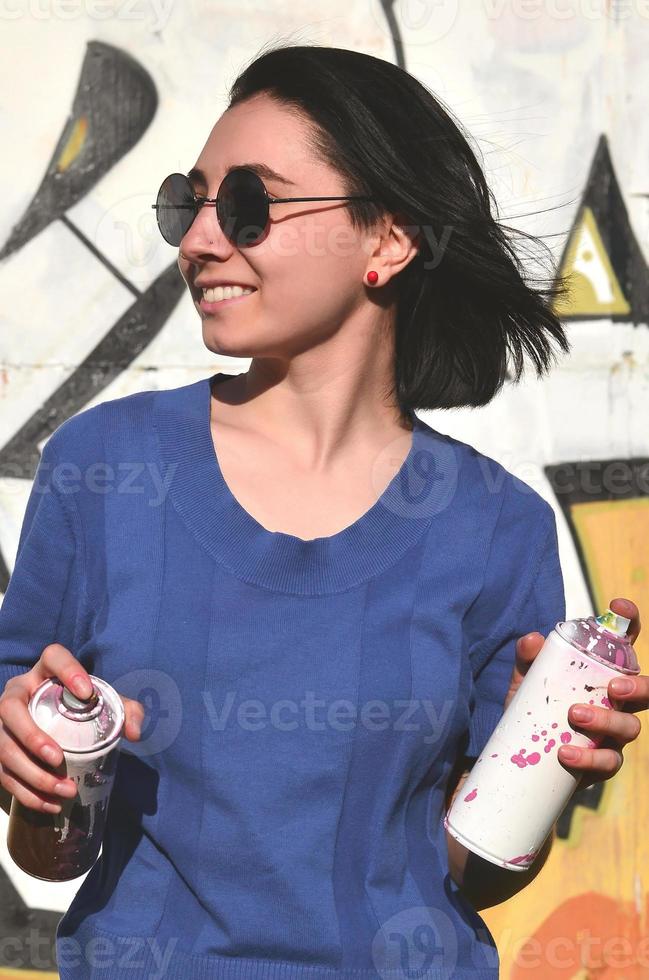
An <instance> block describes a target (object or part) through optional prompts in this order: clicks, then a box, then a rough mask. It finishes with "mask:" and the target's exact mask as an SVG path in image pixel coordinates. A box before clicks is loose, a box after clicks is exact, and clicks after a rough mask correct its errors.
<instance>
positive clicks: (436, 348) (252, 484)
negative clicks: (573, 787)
mask: <svg viewBox="0 0 649 980" xmlns="http://www.w3.org/2000/svg"><path fill="white" fill-rule="evenodd" d="M155 206H156V209H157V218H158V222H159V225H160V230H161V232H162V234H163V236H164V237H165V238H166V240H167V241H168V242H170V243H171V244H172V245H174V246H177V247H178V249H179V254H178V263H179V268H180V271H181V273H182V275H183V277H184V278H185V280H186V282H187V287H188V289H189V291H190V293H191V295H192V297H193V299H194V303H195V305H196V309H197V312H198V313H199V315H200V319H201V323H202V331H203V339H204V342H205V344H206V346H207V347H208V348H209V349H210V350H212V351H214V352H215V353H216V354H219V355H232V356H236V357H250V358H251V359H252V360H251V363H250V367H249V369H248V370H247V371H246V372H244V373H243V374H239V375H227V374H222V373H220V374H216V375H214V376H213V377H211V378H207V379H203V380H200V381H198V382H195V383H192V384H187V385H184V386H182V387H180V388H176V389H172V390H163V391H144V392H140V393H138V394H135V395H131V396H128V397H125V398H118V399H114V400H110V401H107V402H104V403H103V404H101V405H98V406H96V407H93V408H91V409H89V410H86V411H83V412H81V413H79V414H77V415H76V416H74V417H73V418H71V419H69V420H67V421H66V422H65V423H64V424H63V425H61V426H60V427H59V428H58V429H57V430H56V431H55V432H54V433H53V434H52V436H51V438H50V439H49V440H48V442H47V444H46V446H45V448H44V452H43V457H42V460H41V466H40V472H39V474H38V475H37V481H36V482H35V486H34V489H33V491H32V495H31V496H30V501H29V504H28V507H27V511H26V515H25V522H24V526H23V530H22V533H21V539H20V546H19V551H18V557H17V561H16V565H15V568H14V572H13V575H12V579H11V582H10V585H9V589H8V591H7V594H6V596H5V600H4V604H3V607H2V612H1V617H0V661H1V663H2V674H0V680H1V681H2V683H3V684H4V685H5V686H4V693H3V695H2V697H1V698H0V719H1V722H2V731H1V732H0V765H1V768H2V776H1V781H2V785H3V786H4V787H5V789H6V790H8V791H9V792H10V793H13V794H15V795H16V797H17V798H18V799H20V800H21V801H23V802H24V803H25V804H26V805H28V806H30V807H33V808H34V809H42V810H48V809H50V810H51V809H54V810H56V809H57V808H58V807H57V804H56V800H57V799H60V797H61V796H63V797H65V796H68V795H72V794H73V793H74V786H73V785H72V783H71V781H70V780H63V781H60V780H57V778H56V776H55V775H53V774H52V770H51V769H49V768H48V766H47V763H49V762H52V763H54V764H57V763H60V761H61V754H60V749H59V747H58V746H57V745H56V743H55V742H54V741H53V740H52V739H51V738H49V737H46V736H44V734H43V732H41V731H40V730H39V729H38V728H36V727H35V726H34V725H33V724H32V723H31V722H30V720H29V715H28V712H27V707H26V705H27V701H28V698H29V695H30V693H31V692H32V691H33V690H34V689H35V687H36V686H37V685H38V684H39V683H40V682H41V681H42V680H43V679H44V678H45V677H48V676H54V675H56V676H58V677H59V678H60V679H61V680H62V682H63V683H64V684H66V685H67V686H69V687H70V688H71V689H73V690H74V689H75V686H76V685H77V684H78V689H79V692H80V693H81V694H82V695H84V694H85V696H87V695H88V694H89V688H88V685H89V679H88V672H92V673H96V674H97V675H99V676H101V677H103V678H105V679H106V680H107V681H108V682H109V683H111V684H112V685H113V686H114V687H116V689H117V690H118V691H120V693H121V694H122V696H123V699H124V703H125V705H126V709H127V722H126V728H125V735H126V738H127V739H128V740H130V742H132V745H127V744H126V743H123V748H124V751H122V752H121V754H120V760H119V766H118V773H117V777H116V782H115V787H114V790H113V795H112V797H111V804H110V810H109V820H108V826H107V830H106V835H105V838H104V846H103V851H102V854H101V857H100V858H99V860H98V861H97V863H96V864H95V865H94V867H93V868H92V869H91V871H90V872H89V873H88V875H87V877H86V878H85V880H84V882H83V884H82V885H81V887H80V889H79V891H78V893H77V895H76V897H75V899H74V901H73V903H72V905H71V907H70V909H69V910H68V912H67V913H66V914H65V915H64V916H63V918H62V920H61V922H60V924H59V929H58V936H57V955H58V962H59V970H60V975H61V977H62V980H77V978H78V980H81V978H86V977H93V978H94V977H98V976H110V977H111V978H122V977H137V978H139V977H150V976H160V977H162V976H164V977H167V978H173V980H179V978H182V980H206V978H208V977H210V978H212V977H223V978H232V980H234V978H237V980H242V978H251V980H252V978H259V980H261V978H264V980H289V978H291V980H306V978H310V980H313V978H318V980H320V978H325V977H328V978H332V980H333V978H341V980H344V978H349V980H351V978H355V980H361V978H374V977H406V976H412V975H413V972H412V971H413V970H414V971H415V972H416V975H418V976H426V977H445V978H447V977H460V978H463V977H467V978H468V977H471V978H472V980H476V978H477V980H480V978H483V980H484V978H494V977H496V976H497V975H498V967H497V955H495V947H494V942H493V938H492V937H491V935H490V934H489V931H488V930H487V929H486V928H485V926H484V923H483V922H482V919H481V918H480V916H479V915H478V911H479V910H480V909H481V908H485V907H487V906H489V905H490V904H494V903H496V902H498V901H502V900H503V899H504V898H506V897H508V896H509V895H513V894H514V893H515V892H516V891H518V890H520V889H521V888H523V887H525V885H526V884H527V883H528V882H529V881H530V880H531V879H532V878H533V877H534V874H535V871H534V870H532V871H531V872H528V873H527V874H518V873H516V872H507V871H503V870H502V869H499V868H497V867H496V866H495V865H493V864H490V863H489V862H486V861H484V860H482V859H480V858H477V857H475V856H469V854H468V852H467V851H466V850H465V849H463V848H462V847H461V846H460V845H459V844H458V843H457V841H454V840H453V839H452V838H450V837H448V836H447V834H446V831H445V830H444V826H443V818H444V814H445V811H446V809H447V807H448V805H449V802H450V799H451V797H452V795H453V793H454V791H456V790H457V787H458V785H459V783H460V781H461V779H462V776H463V773H465V772H466V771H468V769H470V767H471V765H472V763H473V761H474V760H475V758H476V757H477V756H478V755H479V753H480V751H481V748H482V747H483V746H484V744H485V743H486V741H487V739H488V737H489V735H490V733H491V731H492V730H493V728H494V727H495V724H496V722H497V720H498V718H499V717H500V715H501V713H502V710H503V707H504V705H505V703H506V702H507V701H508V700H509V699H510V698H511V696H512V694H513V692H514V690H515V689H516V687H517V685H518V684H519V683H520V681H521V678H522V676H523V674H524V672H525V670H526V668H527V666H528V665H529V663H530V662H531V661H532V660H533V658H534V656H535V655H536V654H537V653H538V650H539V649H540V647H541V645H542V643H543V639H544V637H545V635H547V633H548V632H549V630H550V629H551V628H552V626H553V625H554V624H555V622H556V621H558V620H559V619H561V618H563V617H564V616H565V605H564V594H563V582H562V576H561V568H560V564H559V559H558V551H557V536H556V527H555V520H554V514H553V510H552V508H551V506H550V505H549V504H548V503H547V502H546V501H545V500H543V499H542V498H541V497H540V495H539V494H537V493H536V492H534V491H533V490H532V488H530V487H528V486H527V485H526V484H524V483H522V482H521V481H519V480H517V479H516V478H515V477H513V476H512V474H510V473H509V472H507V471H506V470H505V469H504V468H503V467H501V466H499V465H498V464H497V463H496V462H495V461H494V460H490V459H488V458H487V457H485V456H483V455H482V454H480V453H479V452H477V451H476V450H475V449H474V448H472V447H471V446H469V445H467V444H465V443H463V442H460V441H458V440H456V439H453V438H451V437H450V436H448V435H445V434H443V433H441V432H438V431H437V430H435V429H433V428H432V427H430V426H429V425H427V424H426V423H424V422H423V421H422V420H421V419H419V417H418V416H417V415H416V414H415V409H417V408H419V409H428V408H450V407H454V406H461V405H474V406H479V405H484V404H486V403H487V402H489V400H490V399H491V398H493V396H494V395H495V394H496V393H497V391H498V390H499V389H500V387H501V386H502V384H503V382H504V380H505V377H506V369H507V367H508V359H509V366H510V368H511V369H512V371H513V377H514V379H518V378H519V377H520V374H521V370H522V366H523V355H524V354H527V355H528V356H529V357H530V358H531V360H532V361H533V363H534V364H535V366H536V369H537V371H538V372H539V374H540V373H542V372H543V371H544V370H546V369H547V367H548V365H549V363H550V360H551V355H552V350H551V341H553V340H554V341H556V342H557V343H558V345H559V347H560V348H562V349H563V350H564V351H567V350H568V344H567V341H566V338H565V335H564V333H563V330H562V328H561V325H560V323H559V322H558V321H557V319H556V317H555V315H554V314H553V312H552V309H551V305H550V300H551V298H552V296H553V295H554V294H555V293H556V292H557V291H558V288H559V287H558V286H553V285H552V284H550V285H547V286H546V288H540V287H538V288H534V286H533V285H532V283H531V282H530V281H529V280H526V279H525V278H524V276H523V273H522V271H521V268H520V266H519V263H518V260H517V258H516V253H515V251H514V249H513V247H512V245H511V243H510V241H509V239H508V236H507V234H506V232H505V230H504V229H503V228H502V227H501V226H500V225H499V223H498V222H497V221H496V219H495V218H494V216H493V215H492V210H491V201H490V194H489V191H488V189H487V184H486V182H485V178H484V176H483V174H482V172H481V169H480V167H479V165H478V163H477V161H476V158H475V156H474V154H473V152H472V150H471V149H470V147H469V144H468V142H467V140H466V138H465V137H464V135H462V133H461V131H460V128H459V127H458V125H457V124H456V123H455V122H454V121H453V119H452V118H451V115H450V114H449V113H448V112H447V111H446V110H445V109H444V108H443V107H442V106H441V104H440V103H439V102H438V101H437V100H436V99H435V98H434V97H433V95H432V94H431V93H430V92H429V91H428V90H427V89H426V88H424V86H422V85H421V84H420V83H419V82H418V81H417V80H416V79H414V78H413V77H411V76H410V75H408V74H407V73H406V72H404V71H402V70H400V69H398V68H396V67H394V66H393V65H391V64H388V63H386V62H383V61H381V60H379V59H376V58H373V57H370V56H368V55H364V54H360V53H357V52H353V51H346V50H340V49H334V48H324V47H308V46H285V47H279V48H275V49H273V50H270V51H266V52H264V53H262V55H260V56H259V57H258V58H257V59H256V60H255V61H254V62H253V63H252V64H250V65H249V66H248V67H247V68H246V69H245V70H244V71H243V73H242V74H241V75H240V77H239V78H238V79H237V80H236V82H235V83H234V85H233V88H232V91H231V99H230V103H229V106H228V109H227V110H226V111H225V112H224V113H223V115H222V116H221V117H220V118H219V119H218V121H217V122H216V124H215V126H214V128H213V129H212V131H211V133H210V134H209V137H208V139H207V142H206V143H205V145H204V147H203V149H202V150H201V152H200V154H199V156H198V159H197V160H196V162H195V165H194V167H193V168H192V170H191V171H190V173H189V174H188V175H181V174H173V175H171V176H170V177H168V178H166V179H165V181H164V182H163V184H162V186H161V188H160V193H159V195H158V198H157V201H156V205H155ZM97 461H101V463H102V464H103V465H104V467H105V469H104V470H103V471H102V472H103V474H104V477H103V482H102V483H101V489H98V487H97V483H96V482H93V480H92V479H89V478H88V474H89V473H91V472H92V473H93V475H94V474H95V471H94V469H93V467H96V465H97ZM71 463H73V464H74V465H75V466H76V468H77V470H76V471H75V472H78V479H77V481H76V484H74V487H73V488H72V489H71V488H70V473H69V469H68V471H67V472H65V473H64V472H63V471H62V470H61V469H60V466H61V464H67V465H68V467H69V465H70V464H71ZM128 467H139V469H138V479H137V480H135V481H134V480H133V479H131V480H130V481H129V483H128V484H127V485H124V484H123V482H122V477H121V474H120V469H124V468H126V469H128ZM111 474H112V478H111ZM37 484H38V485H39V489H38V490H37ZM43 490H45V491H46V492H41V491H43ZM614 604H615V605H614V608H615V610H616V611H618V612H619V613H621V614H622V615H627V616H629V617H630V618H632V619H633V622H632V635H633V637H634V638H635V636H637V634H638V631H639V629H640V624H639V617H638V610H637V608H636V607H635V605H634V604H633V603H632V602H630V601H628V600H623V599H616V600H614ZM37 658H38V659H37ZM75 678H76V680H75ZM648 683H649V680H648V678H647V677H644V676H641V677H638V678H636V680H635V685H636V687H635V692H634V693H632V694H630V695H628V696H627V698H626V703H627V710H626V711H622V710H617V708H616V709H615V710H611V711H607V710H605V709H603V708H595V709H594V718H593V720H592V721H591V722H590V723H583V724H578V723H577V721H576V720H575V718H574V717H573V718H572V719H571V720H572V723H573V724H574V727H580V728H581V729H583V730H585V731H588V732H591V733H606V735H607V737H608V740H609V741H608V743H607V747H602V748H598V749H593V750H585V751H583V752H582V753H581V757H580V758H579V759H577V760H576V761H572V760H571V762H570V765H571V766H572V767H573V769H574V770H575V771H580V772H582V773H583V777H584V779H585V780H587V781H591V782H593V781H596V780H598V779H607V778H609V777H610V776H611V775H613V774H614V773H615V772H616V771H617V770H618V769H619V766H620V765H621V762H622V753H621V750H622V747H623V746H624V745H625V744H626V743H627V742H629V741H631V740H632V739H634V738H635V737H636V736H637V734H638V731H639V728H640V723H639V721H638V719H637V717H636V716H635V715H634V714H632V713H630V712H629V708H630V709H631V710H639V709H644V708H646V707H647V692H648ZM151 692H153V695H154V696H152V694H151ZM609 694H610V696H611V698H613V697H614V692H613V690H612V689H611V690H610V691H609ZM145 700H146V701H147V703H148V702H151V703H153V702H155V704H156V711H155V712H152V716H153V715H155V717H152V718H148V719H147V721H146V727H145V728H143V730H142V733H141V735H140V730H139V728H140V725H141V724H142V723H143V722H144V719H145V712H144V709H143V702H144V701H145ZM614 703H615V705H617V706H620V705H621V704H622V700H621V698H620V700H618V701H615V702H614ZM46 747H49V748H50V749H52V750H53V752H54V755H53V758H52V759H49V758H47V757H46V754H45V748H46ZM559 758H560V759H561V761H562V763H564V764H566V765H567V762H565V760H564V757H563V749H562V750H561V751H560V752H559ZM57 782H60V785H59V786H57V785H56V784H57ZM546 856H547V848H546V850H545V852H544V854H543V855H540V856H539V858H538V861H537V866H536V869H537V870H538V868H539V867H540V866H541V864H542V862H543V860H544V858H545V857H546Z"/></svg>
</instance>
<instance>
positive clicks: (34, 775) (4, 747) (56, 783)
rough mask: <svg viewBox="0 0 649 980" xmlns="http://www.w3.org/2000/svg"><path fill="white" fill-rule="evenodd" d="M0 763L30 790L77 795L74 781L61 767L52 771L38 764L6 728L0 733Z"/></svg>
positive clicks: (50, 794)
mask: <svg viewBox="0 0 649 980" xmlns="http://www.w3.org/2000/svg"><path fill="white" fill-rule="evenodd" d="M0 765H1V766H2V768H3V769H5V768H8V769H9V770H10V771H11V774H12V776H14V777H16V778H18V779H20V780H21V782H22V783H23V785H24V786H27V787H28V788H29V789H30V790H31V791H32V792H40V793H43V794H48V795H49V796H53V797H55V796H63V797H66V798H67V799H71V798H72V797H73V796H76V795H77V786H76V783H75V782H74V780H73V779H69V778H67V777H66V775H65V772H64V771H63V767H59V771H57V772H54V771H52V769H50V768H49V767H45V766H43V765H42V764H40V765H39V763H38V760H37V759H35V758H34V757H33V756H31V755H29V753H27V752H25V750H24V749H23V747H22V745H20V743H19V742H18V741H17V740H16V739H15V738H14V736H13V735H11V733H10V732H7V731H6V729H3V731H2V733H0ZM6 788H7V789H8V788H9V787H6Z"/></svg>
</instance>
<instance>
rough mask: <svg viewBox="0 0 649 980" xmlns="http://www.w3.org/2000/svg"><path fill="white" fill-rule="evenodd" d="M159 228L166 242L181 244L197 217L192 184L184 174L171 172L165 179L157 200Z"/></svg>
mask: <svg viewBox="0 0 649 980" xmlns="http://www.w3.org/2000/svg"><path fill="white" fill-rule="evenodd" d="M156 216H157V219H158V228H159V229H160V233H161V235H162V237H163V238H164V240H165V241H166V242H169V244H170V245H180V242H181V241H182V239H183V236H184V235H185V234H186V233H187V232H188V231H189V229H190V227H191V224H192V221H193V220H194V218H195V217H196V202H195V200H194V193H193V189H192V185H191V184H190V182H189V180H188V179H187V177H185V175H184V174H170V175H169V176H168V177H166V178H165V180H163V182H162V184H161V186H160V190H159V191H158V197H157V200H156Z"/></svg>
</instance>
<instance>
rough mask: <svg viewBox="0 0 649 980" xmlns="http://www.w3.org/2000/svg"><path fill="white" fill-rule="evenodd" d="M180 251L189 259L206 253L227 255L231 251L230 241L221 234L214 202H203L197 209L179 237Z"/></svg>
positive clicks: (220, 255) (191, 259)
mask: <svg viewBox="0 0 649 980" xmlns="http://www.w3.org/2000/svg"><path fill="white" fill-rule="evenodd" d="M180 251H181V252H182V254H183V255H185V256H186V257H187V258H188V259H189V260H190V261H193V260H194V259H197V258H199V257H201V256H203V255H205V254H206V253H207V254H209V255H218V256H219V257H227V256H228V255H229V254H230V253H231V252H232V251H233V246H232V244H231V242H230V241H229V240H228V239H227V238H226V236H225V235H224V234H223V229H222V228H221V225H220V224H219V220H218V218H217V216H216V206H215V205H214V204H211V203H210V204H203V205H202V206H201V207H200V208H199V209H198V214H197V215H196V217H195V218H194V220H193V221H192V223H191V225H190V226H189V228H188V229H187V231H186V232H185V234H184V235H183V237H182V239H181V242H180Z"/></svg>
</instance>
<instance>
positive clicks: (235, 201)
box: [216, 168, 268, 246]
mask: <svg viewBox="0 0 649 980" xmlns="http://www.w3.org/2000/svg"><path fill="white" fill-rule="evenodd" d="M216 210H217V215H218V219H219V223H220V225H221V228H222V229H223V233H224V234H225V235H226V236H227V238H229V240H230V241H231V242H232V243H233V244H234V245H237V246H245V245H254V243H255V242H257V241H258V240H259V239H260V238H261V237H262V236H263V234H264V232H265V230H266V226H267V224H268V198H267V197H266V191H265V189H264V185H263V182H262V180H261V179H260V178H259V177H258V176H257V174H255V173H253V172H252V171H251V170H245V169H244V168H239V169H237V170H231V171H230V173H229V174H228V175H227V176H226V177H224V179H223V180H222V181H221V186H220V187H219V190H218V194H217V199H216Z"/></svg>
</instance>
